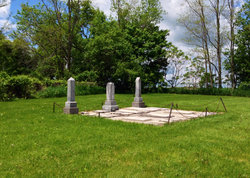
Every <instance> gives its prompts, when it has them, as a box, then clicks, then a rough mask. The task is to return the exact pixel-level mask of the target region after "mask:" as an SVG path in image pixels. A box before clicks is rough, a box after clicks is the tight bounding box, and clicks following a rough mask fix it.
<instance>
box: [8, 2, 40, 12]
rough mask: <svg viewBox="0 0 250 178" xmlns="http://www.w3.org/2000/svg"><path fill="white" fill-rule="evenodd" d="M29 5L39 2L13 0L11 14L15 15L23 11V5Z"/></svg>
mask: <svg viewBox="0 0 250 178" xmlns="http://www.w3.org/2000/svg"><path fill="white" fill-rule="evenodd" d="M25 3H29V4H30V5H34V4H38V3H39V0H11V6H10V12H11V14H12V15H15V14H16V13H17V11H18V10H21V4H25Z"/></svg>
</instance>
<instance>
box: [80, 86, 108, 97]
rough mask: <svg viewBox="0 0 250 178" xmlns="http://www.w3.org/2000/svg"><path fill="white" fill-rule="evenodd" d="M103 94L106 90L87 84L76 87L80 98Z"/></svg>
mask: <svg viewBox="0 0 250 178" xmlns="http://www.w3.org/2000/svg"><path fill="white" fill-rule="evenodd" d="M102 93H105V89H104V88H103V87H99V86H96V85H86V84H82V85H76V95H78V96H82V95H91V94H102Z"/></svg>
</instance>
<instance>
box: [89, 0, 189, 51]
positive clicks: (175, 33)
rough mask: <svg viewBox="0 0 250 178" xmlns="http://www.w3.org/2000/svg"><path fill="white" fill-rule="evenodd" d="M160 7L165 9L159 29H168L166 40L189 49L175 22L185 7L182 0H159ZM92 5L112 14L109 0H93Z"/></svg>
mask: <svg viewBox="0 0 250 178" xmlns="http://www.w3.org/2000/svg"><path fill="white" fill-rule="evenodd" d="M160 2H161V5H162V8H163V10H164V11H166V14H165V15H164V20H163V21H162V22H161V23H160V24H159V26H160V28H161V29H169V30H170V35H169V36H168V40H169V41H171V42H172V43H173V44H174V45H176V46H178V47H179V48H180V49H182V50H183V51H186V50H188V49H189V47H188V46H187V44H185V43H183V39H184V37H185V29H184V28H183V27H181V26H180V25H179V24H178V23H177V19H178V18H179V16H180V14H181V13H183V11H184V9H185V8H186V7H185V5H184V3H183V2H184V1H183V0H160ZM93 5H94V7H96V8H99V9H100V10H102V11H103V12H104V13H105V14H106V15H107V16H109V15H112V14H113V13H112V12H111V10H110V9H111V0H93Z"/></svg>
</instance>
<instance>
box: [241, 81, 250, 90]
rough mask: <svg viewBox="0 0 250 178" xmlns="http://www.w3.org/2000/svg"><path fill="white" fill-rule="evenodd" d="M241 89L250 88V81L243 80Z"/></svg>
mask: <svg viewBox="0 0 250 178" xmlns="http://www.w3.org/2000/svg"><path fill="white" fill-rule="evenodd" d="M239 89H241V90H250V82H241V83H240V86H239Z"/></svg>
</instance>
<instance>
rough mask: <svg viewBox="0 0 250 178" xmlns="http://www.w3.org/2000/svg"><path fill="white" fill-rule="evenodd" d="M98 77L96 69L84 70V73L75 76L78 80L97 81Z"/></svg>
mask: <svg viewBox="0 0 250 178" xmlns="http://www.w3.org/2000/svg"><path fill="white" fill-rule="evenodd" d="M97 78H98V75H97V74H96V72H94V71H84V72H83V73H80V74H78V75H77V76H76V77H75V80H76V81H82V82H95V81H96V80H97Z"/></svg>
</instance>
